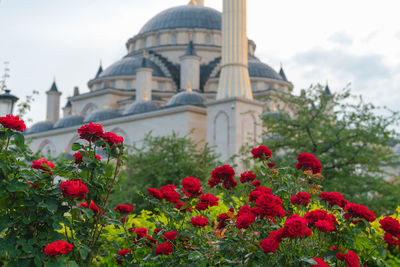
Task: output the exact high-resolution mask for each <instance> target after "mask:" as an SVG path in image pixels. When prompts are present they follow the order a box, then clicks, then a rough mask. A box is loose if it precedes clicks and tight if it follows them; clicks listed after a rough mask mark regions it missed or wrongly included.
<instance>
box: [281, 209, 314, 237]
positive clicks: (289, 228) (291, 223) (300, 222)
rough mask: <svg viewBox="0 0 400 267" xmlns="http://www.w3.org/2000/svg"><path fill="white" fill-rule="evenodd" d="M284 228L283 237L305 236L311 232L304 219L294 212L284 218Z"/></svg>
mask: <svg viewBox="0 0 400 267" xmlns="http://www.w3.org/2000/svg"><path fill="white" fill-rule="evenodd" d="M284 229H285V237H289V238H295V237H307V236H310V235H311V233H312V231H311V229H310V228H307V222H306V220H305V219H303V218H301V217H300V216H299V215H297V214H294V215H292V216H290V217H289V218H287V219H286V221H285V225H284Z"/></svg>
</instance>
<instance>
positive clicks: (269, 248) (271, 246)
mask: <svg viewBox="0 0 400 267" xmlns="http://www.w3.org/2000/svg"><path fill="white" fill-rule="evenodd" d="M260 247H261V248H262V249H263V251H264V253H271V252H272V253H275V252H276V251H277V250H278V248H279V243H278V242H276V241H275V240H274V239H272V238H266V239H264V240H263V241H261V242H260Z"/></svg>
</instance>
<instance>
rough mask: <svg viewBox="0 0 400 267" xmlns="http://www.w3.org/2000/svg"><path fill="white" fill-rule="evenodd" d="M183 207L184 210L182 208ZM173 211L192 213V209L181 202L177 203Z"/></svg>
mask: <svg viewBox="0 0 400 267" xmlns="http://www.w3.org/2000/svg"><path fill="white" fill-rule="evenodd" d="M183 207H184V208H183ZM175 209H178V210H179V211H180V212H183V213H185V212H187V211H188V212H192V209H191V208H190V206H189V205H188V204H187V203H183V202H178V203H177V204H176V206H175Z"/></svg>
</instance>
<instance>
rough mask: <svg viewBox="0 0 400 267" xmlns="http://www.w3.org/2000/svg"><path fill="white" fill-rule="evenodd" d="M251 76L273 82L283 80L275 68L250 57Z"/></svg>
mask: <svg viewBox="0 0 400 267" xmlns="http://www.w3.org/2000/svg"><path fill="white" fill-rule="evenodd" d="M248 64H249V75H250V77H261V78H268V79H273V80H281V81H282V80H283V78H282V77H281V75H279V74H278V73H277V72H276V71H275V70H274V69H273V68H271V67H270V66H268V65H267V64H265V63H262V62H261V61H260V60H259V59H258V58H256V57H254V56H249V61H248Z"/></svg>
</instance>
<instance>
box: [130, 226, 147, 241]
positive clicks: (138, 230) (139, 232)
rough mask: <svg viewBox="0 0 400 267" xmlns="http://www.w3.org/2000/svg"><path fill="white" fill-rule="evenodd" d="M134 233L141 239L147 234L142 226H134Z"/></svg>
mask: <svg viewBox="0 0 400 267" xmlns="http://www.w3.org/2000/svg"><path fill="white" fill-rule="evenodd" d="M133 231H134V232H135V233H136V236H137V239H141V238H143V237H145V236H147V231H148V230H147V229H146V228H144V227H142V228H136V229H135V230H133Z"/></svg>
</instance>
